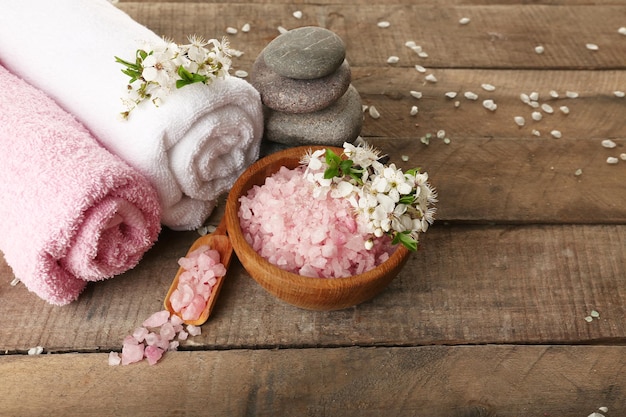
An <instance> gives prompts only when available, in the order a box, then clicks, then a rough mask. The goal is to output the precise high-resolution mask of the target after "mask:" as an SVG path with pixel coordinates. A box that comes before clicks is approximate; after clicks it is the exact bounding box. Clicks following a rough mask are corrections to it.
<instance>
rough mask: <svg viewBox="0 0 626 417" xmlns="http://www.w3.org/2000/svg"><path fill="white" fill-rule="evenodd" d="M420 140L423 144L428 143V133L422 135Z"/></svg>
mask: <svg viewBox="0 0 626 417" xmlns="http://www.w3.org/2000/svg"><path fill="white" fill-rule="evenodd" d="M420 142H422V143H423V144H424V145H428V144H429V143H430V136H429V135H426V136H422V137H421V138H420Z"/></svg>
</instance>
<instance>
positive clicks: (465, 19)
mask: <svg viewBox="0 0 626 417" xmlns="http://www.w3.org/2000/svg"><path fill="white" fill-rule="evenodd" d="M469 22H470V18H469V17H462V18H460V19H459V23H460V24H462V25H467V24H468V23H469Z"/></svg>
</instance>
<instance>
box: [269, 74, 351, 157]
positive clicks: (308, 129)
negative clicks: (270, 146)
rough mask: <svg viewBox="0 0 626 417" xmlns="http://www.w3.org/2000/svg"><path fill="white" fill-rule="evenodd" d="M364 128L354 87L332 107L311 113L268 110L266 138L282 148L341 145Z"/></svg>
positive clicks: (349, 140)
mask: <svg viewBox="0 0 626 417" xmlns="http://www.w3.org/2000/svg"><path fill="white" fill-rule="evenodd" d="M362 126H363V110H362V107H361V97H360V96H359V93H358V92H357V90H356V88H354V86H352V85H351V86H350V87H349V88H348V91H346V93H345V94H344V95H343V96H342V97H341V98H340V99H339V100H337V101H336V102H335V103H334V104H332V105H331V106H329V107H327V108H325V109H323V110H320V111H317V112H313V113H300V114H295V113H284V112H277V111H274V110H270V109H267V113H266V119H265V137H264V138H265V139H266V140H269V141H272V142H278V143H282V144H285V145H292V146H295V145H328V146H342V145H343V143H344V142H352V141H353V140H354V139H356V138H357V136H359V133H360V132H361V127H362Z"/></svg>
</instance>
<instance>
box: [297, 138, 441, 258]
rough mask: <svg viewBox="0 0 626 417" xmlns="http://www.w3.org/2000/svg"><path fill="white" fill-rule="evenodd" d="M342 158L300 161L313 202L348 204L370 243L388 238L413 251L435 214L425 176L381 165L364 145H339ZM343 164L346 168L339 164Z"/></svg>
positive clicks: (321, 153) (319, 154)
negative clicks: (328, 199)
mask: <svg viewBox="0 0 626 417" xmlns="http://www.w3.org/2000/svg"><path fill="white" fill-rule="evenodd" d="M342 156H343V159H342V158H341V156H338V155H335V154H334V153H332V152H331V153H330V154H326V152H325V150H324V149H322V150H318V151H315V152H311V151H308V152H307V153H306V154H305V155H304V156H303V157H302V159H301V161H300V163H301V164H302V165H304V166H306V169H305V178H307V179H308V180H309V181H310V182H311V183H313V185H314V187H313V196H314V197H315V198H319V197H322V196H323V197H326V196H327V195H329V194H330V196H331V197H332V198H347V199H348V201H349V202H350V204H351V205H352V207H354V211H355V215H356V216H357V218H360V219H361V222H362V224H363V226H364V227H365V230H366V231H367V233H369V234H371V235H372V236H373V237H374V238H380V237H382V236H384V235H389V236H391V237H392V238H393V242H394V243H397V242H400V243H402V244H404V245H405V246H407V247H408V248H409V249H413V250H414V249H416V248H417V243H418V237H419V233H422V232H425V231H426V230H428V227H429V225H430V224H432V223H433V221H434V215H435V211H436V209H435V208H434V207H433V206H432V205H433V204H434V203H436V202H437V193H436V191H435V190H434V189H433V188H432V187H431V186H430V184H429V183H428V174H427V173H425V172H424V173H422V172H420V171H419V170H417V169H414V170H409V171H407V172H406V173H405V172H403V171H402V170H401V169H399V168H397V167H396V165H395V164H389V165H384V164H383V163H381V162H380V160H379V159H380V152H379V151H377V150H375V149H374V148H372V147H370V146H369V145H367V144H365V145H362V144H359V145H358V146H355V145H353V144H349V143H344V145H343V154H342ZM345 158H348V159H349V160H350V161H349V162H350V163H347V164H346V163H344V162H345ZM327 174H328V175H327ZM325 176H329V177H330V178H325ZM370 242H371V243H370ZM373 245H374V243H373V240H371V239H370V240H368V242H366V247H370V248H371V247H373Z"/></svg>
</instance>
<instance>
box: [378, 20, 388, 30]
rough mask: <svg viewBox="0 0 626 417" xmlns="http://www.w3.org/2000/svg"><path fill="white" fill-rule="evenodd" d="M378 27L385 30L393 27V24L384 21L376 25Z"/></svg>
mask: <svg viewBox="0 0 626 417" xmlns="http://www.w3.org/2000/svg"><path fill="white" fill-rule="evenodd" d="M376 26H378V27H379V28H382V29H384V28H388V27H389V26H391V23H389V22H387V21H386V20H383V21H380V22H378V23H376Z"/></svg>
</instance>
